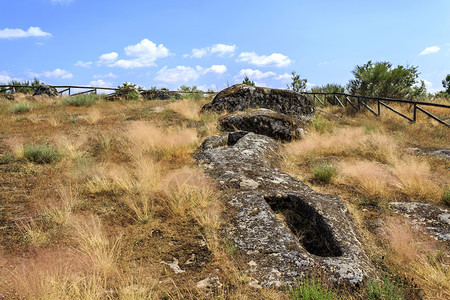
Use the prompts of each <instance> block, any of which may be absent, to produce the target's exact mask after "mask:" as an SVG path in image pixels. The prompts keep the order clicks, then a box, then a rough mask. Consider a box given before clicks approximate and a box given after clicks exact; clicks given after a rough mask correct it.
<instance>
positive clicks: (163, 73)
mask: <svg viewBox="0 0 450 300" xmlns="http://www.w3.org/2000/svg"><path fill="white" fill-rule="evenodd" d="M199 77H200V72H199V71H198V70H196V69H194V68H191V67H185V66H177V67H176V68H172V69H168V68H167V66H165V67H164V68H162V69H161V70H159V71H158V73H156V77H155V79H156V80H157V81H162V82H166V83H187V82H190V81H195V80H197V79H198V78H199Z"/></svg>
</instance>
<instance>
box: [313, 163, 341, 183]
mask: <svg viewBox="0 0 450 300" xmlns="http://www.w3.org/2000/svg"><path fill="white" fill-rule="evenodd" d="M313 174H314V178H315V179H317V180H318V181H321V182H324V183H329V182H330V181H331V180H332V179H333V178H334V177H335V176H336V175H337V169H336V167H334V166H333V165H329V164H327V165H320V166H317V167H315V168H314V169H313Z"/></svg>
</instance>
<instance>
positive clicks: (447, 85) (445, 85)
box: [442, 74, 450, 95]
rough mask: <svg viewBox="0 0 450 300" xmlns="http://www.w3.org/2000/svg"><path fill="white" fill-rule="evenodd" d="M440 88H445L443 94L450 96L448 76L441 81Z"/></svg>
mask: <svg viewBox="0 0 450 300" xmlns="http://www.w3.org/2000/svg"><path fill="white" fill-rule="evenodd" d="M442 86H443V87H444V88H445V92H446V93H447V94H449V95H450V74H447V76H446V77H445V79H444V80H442Z"/></svg>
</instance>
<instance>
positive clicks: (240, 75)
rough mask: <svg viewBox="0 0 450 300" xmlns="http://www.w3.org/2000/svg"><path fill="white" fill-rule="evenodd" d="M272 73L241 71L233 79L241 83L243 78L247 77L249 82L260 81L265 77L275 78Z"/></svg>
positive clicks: (250, 70)
mask: <svg viewBox="0 0 450 300" xmlns="http://www.w3.org/2000/svg"><path fill="white" fill-rule="evenodd" d="M276 75H277V74H275V73H274V72H270V71H269V72H261V71H260V70H252V69H242V70H240V71H239V73H238V74H237V75H236V76H235V77H234V79H235V80H236V81H241V80H242V79H244V78H245V77H248V78H249V79H250V80H252V81H254V80H260V79H263V78H267V77H272V76H276Z"/></svg>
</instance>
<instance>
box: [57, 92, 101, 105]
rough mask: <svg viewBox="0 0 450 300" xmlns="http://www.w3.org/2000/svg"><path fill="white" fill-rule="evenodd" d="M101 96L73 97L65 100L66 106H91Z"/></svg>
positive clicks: (84, 95)
mask: <svg viewBox="0 0 450 300" xmlns="http://www.w3.org/2000/svg"><path fill="white" fill-rule="evenodd" d="M100 97H101V96H98V95H95V94H83V95H76V96H72V97H67V98H66V99H64V104H66V105H70V106H77V107H79V106H91V105H93V104H94V103H95V102H97V100H98V99H99V98H100Z"/></svg>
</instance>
